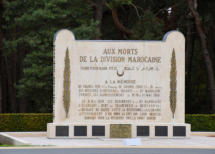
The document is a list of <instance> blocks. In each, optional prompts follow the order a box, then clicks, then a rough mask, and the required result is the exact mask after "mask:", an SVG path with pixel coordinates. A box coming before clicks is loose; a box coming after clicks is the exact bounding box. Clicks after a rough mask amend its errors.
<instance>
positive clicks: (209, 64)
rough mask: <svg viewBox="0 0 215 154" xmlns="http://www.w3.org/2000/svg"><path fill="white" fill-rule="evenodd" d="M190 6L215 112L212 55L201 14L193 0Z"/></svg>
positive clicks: (188, 0) (189, 0) (189, 1)
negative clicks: (208, 47)
mask: <svg viewBox="0 0 215 154" xmlns="http://www.w3.org/2000/svg"><path fill="white" fill-rule="evenodd" d="M187 4H188V7H189V9H190V11H191V13H192V15H193V17H194V19H195V25H196V30H197V32H198V35H199V37H200V41H201V46H202V50H201V51H202V54H203V58H204V61H205V64H206V69H207V77H208V88H209V93H210V99H211V104H212V111H213V113H215V81H214V72H213V65H212V62H211V59H210V55H209V52H208V49H207V43H206V35H205V33H204V31H203V29H202V26H201V21H200V16H199V14H198V12H197V11H196V9H194V4H193V1H192V0H187Z"/></svg>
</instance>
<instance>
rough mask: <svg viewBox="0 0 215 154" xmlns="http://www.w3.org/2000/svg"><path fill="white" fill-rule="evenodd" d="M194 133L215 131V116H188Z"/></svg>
mask: <svg viewBox="0 0 215 154" xmlns="http://www.w3.org/2000/svg"><path fill="white" fill-rule="evenodd" d="M185 121H186V123H189V124H191V130H192V131H215V114H186V118H185Z"/></svg>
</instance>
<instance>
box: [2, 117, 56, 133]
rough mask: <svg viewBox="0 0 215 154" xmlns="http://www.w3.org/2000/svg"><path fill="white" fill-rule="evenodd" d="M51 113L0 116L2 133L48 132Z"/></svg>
mask: <svg viewBox="0 0 215 154" xmlns="http://www.w3.org/2000/svg"><path fill="white" fill-rule="evenodd" d="M52 117H53V116H52V114H51V113H17V114H15V113H7V114H0V131H8V132H9V131H46V127H47V126H46V125H47V123H49V122H52Z"/></svg>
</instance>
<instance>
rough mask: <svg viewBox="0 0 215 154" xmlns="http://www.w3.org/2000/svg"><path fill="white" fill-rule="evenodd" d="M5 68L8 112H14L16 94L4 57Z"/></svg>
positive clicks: (6, 60)
mask: <svg viewBox="0 0 215 154" xmlns="http://www.w3.org/2000/svg"><path fill="white" fill-rule="evenodd" d="M5 67H6V73H7V84H8V97H9V101H10V110H9V111H10V112H16V94H15V93H14V82H13V80H12V73H11V72H10V67H9V64H8V57H5Z"/></svg>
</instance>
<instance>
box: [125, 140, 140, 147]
mask: <svg viewBox="0 0 215 154" xmlns="http://www.w3.org/2000/svg"><path fill="white" fill-rule="evenodd" d="M122 142H123V145H125V146H140V145H142V140H141V139H140V138H132V139H124V140H123V141H122Z"/></svg>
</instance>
